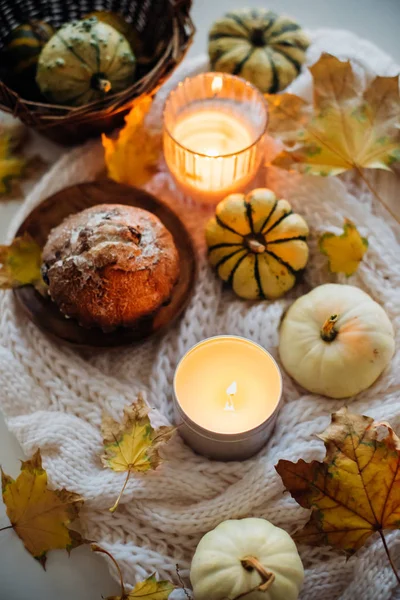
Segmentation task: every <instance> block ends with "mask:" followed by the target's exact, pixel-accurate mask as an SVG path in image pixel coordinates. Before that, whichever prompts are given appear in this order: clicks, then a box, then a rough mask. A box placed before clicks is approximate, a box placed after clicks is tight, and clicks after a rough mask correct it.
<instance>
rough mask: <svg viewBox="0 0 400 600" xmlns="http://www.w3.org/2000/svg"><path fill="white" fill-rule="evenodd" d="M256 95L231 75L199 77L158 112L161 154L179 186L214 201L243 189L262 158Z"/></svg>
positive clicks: (262, 108) (262, 124) (262, 109)
mask: <svg viewBox="0 0 400 600" xmlns="http://www.w3.org/2000/svg"><path fill="white" fill-rule="evenodd" d="M266 123H267V112H266V104H265V101H264V98H263V96H262V94H261V93H260V92H259V91H258V90H256V89H255V88H253V86H251V85H250V84H249V83H248V82H246V81H244V80H243V79H240V78H239V77H234V76H233V75H226V74H215V73H205V74H202V75H198V76H197V77H193V78H191V79H186V80H185V81H184V82H183V83H181V84H179V85H178V87H177V88H176V89H175V90H173V91H172V92H171V94H170V96H169V98H168V100H167V103H166V107H165V112H164V154H165V159H166V162H167V165H168V167H169V169H170V171H171V173H172V175H173V176H174V178H175V180H176V181H177V182H178V184H179V185H180V187H181V188H182V189H183V190H184V191H185V192H186V193H187V194H189V195H191V196H193V197H195V198H197V199H199V200H201V201H206V202H216V201H218V200H220V199H221V198H222V197H224V196H225V195H227V194H228V193H230V192H233V191H239V190H242V189H244V188H245V187H246V186H247V184H249V183H250V182H251V181H252V179H254V177H255V175H256V173H257V171H258V168H259V166H260V163H261V159H262V156H263V135H264V133H265V128H266Z"/></svg>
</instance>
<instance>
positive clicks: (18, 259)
mask: <svg viewBox="0 0 400 600" xmlns="http://www.w3.org/2000/svg"><path fill="white" fill-rule="evenodd" d="M41 264H42V249H41V248H40V246H39V245H38V244H37V243H36V242H35V240H34V239H33V238H31V236H30V235H28V234H27V233H25V234H24V235H23V236H21V237H16V238H15V239H14V240H13V241H12V243H11V244H10V245H9V246H0V289H9V288H14V287H20V286H22V285H28V284H32V285H35V286H36V287H39V288H41V287H43V286H44V281H43V279H42V275H41V272H40V267H41Z"/></svg>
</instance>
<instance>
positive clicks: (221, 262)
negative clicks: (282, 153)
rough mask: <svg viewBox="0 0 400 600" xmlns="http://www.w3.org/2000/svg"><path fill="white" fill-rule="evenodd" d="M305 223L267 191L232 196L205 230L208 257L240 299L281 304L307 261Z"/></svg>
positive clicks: (285, 202) (219, 206) (283, 201)
mask: <svg viewBox="0 0 400 600" xmlns="http://www.w3.org/2000/svg"><path fill="white" fill-rule="evenodd" d="M307 235H308V226H307V223H306V222H305V220H304V219H303V218H302V217H301V216H300V215H297V214H295V213H293V212H292V209H291V206H290V204H289V202H288V201H287V200H278V199H277V198H276V196H275V194H274V193H273V192H272V191H271V190H268V189H267V188H259V189H255V190H253V191H251V192H249V193H248V194H247V196H245V195H244V194H231V195H230V196H227V197H226V198H225V199H224V200H222V202H220V203H219V204H218V206H217V210H216V215H215V217H214V218H212V219H211V220H210V221H209V223H208V225H207V228H206V241H207V246H208V256H209V261H210V263H211V265H212V266H213V267H214V268H215V270H216V272H217V273H218V275H219V277H220V278H221V279H222V280H223V281H225V282H227V283H228V284H230V285H231V286H232V288H233V291H234V292H235V293H236V294H237V295H238V296H240V297H241V298H247V299H249V300H256V299H260V298H271V299H272V298H279V297H280V296H282V295H283V294H285V293H286V292H287V291H288V290H290V289H291V288H292V287H293V286H294V284H295V283H296V276H297V275H298V273H299V272H300V271H301V270H302V269H304V267H305V266H306V264H307V260H308V246H307V242H306V238H307Z"/></svg>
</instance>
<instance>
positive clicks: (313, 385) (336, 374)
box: [279, 283, 394, 398]
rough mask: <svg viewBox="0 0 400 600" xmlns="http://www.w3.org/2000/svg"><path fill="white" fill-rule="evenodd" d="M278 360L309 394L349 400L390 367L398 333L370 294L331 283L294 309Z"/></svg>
mask: <svg viewBox="0 0 400 600" xmlns="http://www.w3.org/2000/svg"><path fill="white" fill-rule="evenodd" d="M279 354H280V358H281V361H282V364H283V366H284V368H285V369H286V371H287V372H288V373H289V375H291V377H293V379H295V380H296V381H297V382H298V383H300V385H302V386H303V387H304V388H306V390H309V391H310V392H313V393H315V394H322V395H324V396H329V397H330V398H347V397H348V396H354V395H355V394H358V393H359V392H361V391H362V390H365V389H366V388H368V387H369V386H370V385H372V384H373V383H374V381H375V380H376V379H377V378H378V377H379V375H380V374H381V373H382V371H383V370H384V369H385V367H386V366H387V365H388V364H389V362H390V360H391V358H392V356H393V354H394V333H393V327H392V324H391V322H390V321H389V319H388V316H387V315H386V313H385V311H384V310H383V308H382V307H381V306H379V304H377V303H376V302H375V301H374V300H372V298H371V297H370V296H368V294H366V293H365V292H363V291H362V290H360V289H359V288H356V287H353V286H351V285H340V284H334V283H329V284H326V285H321V286H319V287H317V288H315V289H314V290H312V291H311V292H310V293H309V294H306V295H305V296H302V297H301V298H299V299H298V300H296V302H294V304H292V306H291V307H290V308H289V310H288V311H287V313H286V315H285V317H284V319H283V322H282V325H281V331H280V342H279Z"/></svg>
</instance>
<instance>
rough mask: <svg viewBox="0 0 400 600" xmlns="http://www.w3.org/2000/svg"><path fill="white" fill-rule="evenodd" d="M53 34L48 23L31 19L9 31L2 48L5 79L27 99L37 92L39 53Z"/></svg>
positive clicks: (33, 96) (34, 96) (32, 97)
mask: <svg viewBox="0 0 400 600" xmlns="http://www.w3.org/2000/svg"><path fill="white" fill-rule="evenodd" d="M53 34H54V29H53V27H52V26H51V25H50V23H46V22H45V21H38V20H36V19H32V20H31V21H29V22H28V23H23V24H22V25H19V26H18V27H16V28H15V29H13V30H12V31H11V33H10V34H9V36H8V38H7V39H6V42H5V44H4V50H3V57H4V58H3V62H4V64H5V65H7V69H8V73H7V79H8V80H9V81H10V83H11V86H12V87H13V88H14V89H16V91H18V92H20V93H21V94H22V95H23V96H24V97H26V98H28V99H35V98H36V96H37V95H38V94H39V90H38V89H37V86H36V82H35V76H36V69H37V63H38V60H39V55H40V53H41V51H42V48H43V46H44V45H45V44H46V43H47V42H48V40H49V39H50V38H51V36H52V35H53Z"/></svg>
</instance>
